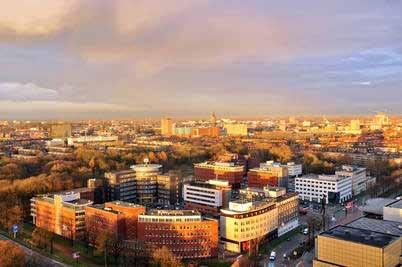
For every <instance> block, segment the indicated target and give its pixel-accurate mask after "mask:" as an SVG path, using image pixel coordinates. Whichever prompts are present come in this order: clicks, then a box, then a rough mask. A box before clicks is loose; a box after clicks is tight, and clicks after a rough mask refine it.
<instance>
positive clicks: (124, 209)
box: [85, 201, 145, 246]
mask: <svg viewBox="0 0 402 267" xmlns="http://www.w3.org/2000/svg"><path fill="white" fill-rule="evenodd" d="M143 213H145V207H144V206H140V205H136V204H133V203H128V202H122V201H114V202H107V203H105V204H97V205H92V206H87V207H86V208H85V227H86V231H87V234H88V237H89V238H88V239H89V241H90V242H91V241H92V242H94V241H95V240H96V237H97V236H99V235H100V234H101V233H103V232H105V231H106V232H107V233H108V234H109V235H110V236H113V237H114V238H115V239H116V240H126V239H136V238H137V223H138V216H139V215H140V214H143ZM90 245H93V246H95V244H90Z"/></svg>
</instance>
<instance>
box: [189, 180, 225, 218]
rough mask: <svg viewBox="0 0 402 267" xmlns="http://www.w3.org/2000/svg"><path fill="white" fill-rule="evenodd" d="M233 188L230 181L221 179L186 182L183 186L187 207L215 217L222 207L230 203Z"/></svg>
mask: <svg viewBox="0 0 402 267" xmlns="http://www.w3.org/2000/svg"><path fill="white" fill-rule="evenodd" d="M231 189H232V187H231V186H230V184H229V182H228V181H220V180H209V181H207V182H192V183H190V184H185V185H184V187H183V199H184V203H185V207H186V209H189V210H198V211H199V212H201V213H203V214H207V215H211V216H214V217H216V216H219V214H220V209H221V208H227V207H228V205H229V200H230V195H231Z"/></svg>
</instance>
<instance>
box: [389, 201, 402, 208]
mask: <svg viewBox="0 0 402 267" xmlns="http://www.w3.org/2000/svg"><path fill="white" fill-rule="evenodd" d="M387 207H391V208H395V209H402V200H401V199H399V200H397V201H395V202H393V203H391V204H388V205H387Z"/></svg>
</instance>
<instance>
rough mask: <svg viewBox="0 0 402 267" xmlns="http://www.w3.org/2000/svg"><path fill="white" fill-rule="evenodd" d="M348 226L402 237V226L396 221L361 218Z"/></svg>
mask: <svg viewBox="0 0 402 267" xmlns="http://www.w3.org/2000/svg"><path fill="white" fill-rule="evenodd" d="M346 226H349V227H354V228H360V229H366V230H372V231H376V232H380V233H385V234H392V235H397V236H402V224H401V223H399V222H394V221H384V220H378V219H372V218H367V217H361V218H359V219H357V220H354V221H352V222H351V223H349V224H347V225H346Z"/></svg>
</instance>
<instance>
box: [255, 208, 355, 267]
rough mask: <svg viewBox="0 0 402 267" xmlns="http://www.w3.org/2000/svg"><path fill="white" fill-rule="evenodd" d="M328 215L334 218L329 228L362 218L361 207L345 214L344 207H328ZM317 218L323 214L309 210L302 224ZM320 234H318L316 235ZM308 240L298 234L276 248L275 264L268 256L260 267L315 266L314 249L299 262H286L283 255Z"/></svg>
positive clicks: (261, 262) (301, 218) (288, 253)
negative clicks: (300, 264)
mask: <svg viewBox="0 0 402 267" xmlns="http://www.w3.org/2000/svg"><path fill="white" fill-rule="evenodd" d="M326 214H327V215H328V216H329V218H332V217H333V218H334V219H332V220H330V222H329V228H331V227H334V226H336V225H342V224H347V223H349V222H351V221H353V220H355V219H357V218H359V217H361V216H362V211H361V207H353V208H352V209H349V210H348V212H347V213H346V214H345V211H343V210H342V206H340V205H336V206H328V207H327V211H326ZM311 216H313V217H317V218H321V216H322V215H321V213H320V211H319V210H314V209H309V211H308V214H307V215H304V216H301V217H300V223H301V224H303V225H307V221H308V218H309V217H311ZM317 234H318V232H317V233H316V235H317ZM306 239H307V236H305V235H303V234H301V233H297V234H296V235H294V236H292V238H291V240H290V241H284V242H283V243H281V244H280V245H278V246H277V247H275V249H274V251H275V252H276V255H277V258H276V260H275V261H274V262H272V261H269V258H268V257H269V255H267V256H266V257H265V258H264V259H263V260H261V261H260V266H263V267H266V266H269V267H274V266H296V265H297V264H298V263H300V262H302V263H303V266H313V259H314V249H313V250H311V251H310V252H306V253H304V254H303V256H302V257H300V258H299V259H297V260H285V259H284V258H283V255H284V254H286V255H290V253H292V251H293V250H294V249H295V248H296V247H297V246H298V245H299V244H300V243H301V242H302V241H305V240H306Z"/></svg>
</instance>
